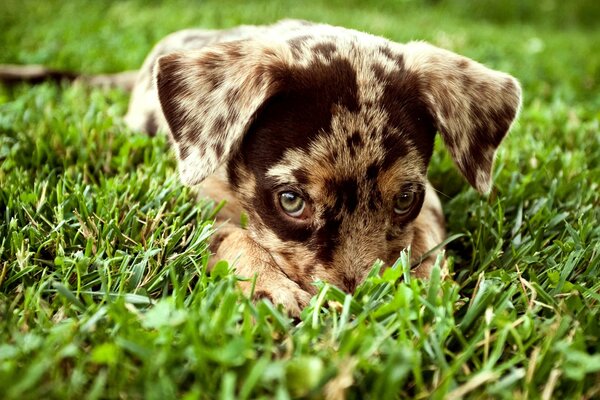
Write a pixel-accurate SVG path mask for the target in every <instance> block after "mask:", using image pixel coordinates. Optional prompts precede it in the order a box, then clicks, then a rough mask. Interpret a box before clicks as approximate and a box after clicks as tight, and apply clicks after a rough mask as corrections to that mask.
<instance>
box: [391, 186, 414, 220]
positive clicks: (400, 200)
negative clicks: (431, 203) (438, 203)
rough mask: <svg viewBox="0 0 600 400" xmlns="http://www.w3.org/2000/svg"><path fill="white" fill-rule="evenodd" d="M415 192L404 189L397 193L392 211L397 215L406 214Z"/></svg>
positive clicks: (411, 204)
mask: <svg viewBox="0 0 600 400" xmlns="http://www.w3.org/2000/svg"><path fill="white" fill-rule="evenodd" d="M415 198H416V196H415V193H414V192H410V191H406V192H402V193H400V194H398V195H397V196H396V199H395V201H394V212H395V213H396V214H398V215H405V214H407V213H408V212H409V211H410V210H411V209H412V207H413V204H414V202H415Z"/></svg>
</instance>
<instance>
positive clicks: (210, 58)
mask: <svg viewBox="0 0 600 400" xmlns="http://www.w3.org/2000/svg"><path fill="white" fill-rule="evenodd" d="M152 71H154V72H152ZM153 76H154V78H152V77H153ZM520 96H521V91H520V87H519V84H518V82H517V81H516V80H515V79H514V78H513V77H511V76H509V75H507V74H504V73H501V72H497V71H493V70H491V69H489V68H486V67H484V66H483V65H481V64H478V63H477V62H474V61H472V60H470V59H468V58H465V57H461V56H459V55H457V54H454V53H451V52H449V51H446V50H442V49H439V48H437V47H434V46H431V45H429V44H426V43H423V42H411V43H408V44H398V43H394V42H390V41H388V40H386V39H383V38H380V37H376V36H372V35H369V34H366V33H361V32H357V31H354V30H349V29H344V28H340V27H333V26H328V25H320V24H312V23H306V22H302V21H289V20H287V21H282V22H280V23H277V24H275V25H271V26H265V27H254V26H245V27H239V28H236V29H232V30H226V31H202V30H187V31H182V32H178V33H175V34H173V35H171V36H169V37H167V38H166V39H164V40H163V41H162V42H160V43H159V44H158V45H157V46H156V47H155V49H154V50H153V52H152V53H151V54H150V55H149V57H148V58H147V60H146V61H145V63H144V66H143V68H142V70H141V72H140V74H139V76H138V79H137V82H136V85H135V87H134V90H133V95H132V99H131V104H130V108H129V112H128V115H127V117H126V118H127V121H128V123H129V124H130V125H131V127H133V128H134V129H139V130H146V131H149V132H150V133H153V132H155V131H156V130H168V131H169V132H170V137H171V140H172V142H173V145H174V147H175V150H176V152H177V157H178V159H179V170H180V175H181V179H182V180H183V182H185V183H186V184H188V185H194V186H197V187H198V188H199V191H200V193H201V195H203V196H206V197H209V198H212V199H215V200H216V201H220V200H222V199H225V200H226V201H227V205H226V208H225V209H224V210H223V211H221V214H220V219H221V220H222V221H226V222H224V223H221V224H220V227H219V229H218V231H217V233H216V234H215V235H214V237H213V241H212V243H211V250H212V252H214V254H215V255H214V257H215V259H228V260H230V261H232V262H233V265H234V266H235V268H236V270H237V273H238V274H239V275H241V276H244V277H249V278H250V277H253V276H254V275H256V286H255V292H254V295H255V296H258V297H266V298H269V299H271V300H272V301H273V302H274V303H278V304H282V305H283V306H284V307H285V308H286V309H287V310H288V311H290V312H291V313H292V314H297V313H298V312H299V311H300V309H301V308H302V307H303V306H305V305H306V304H307V302H308V301H309V299H310V297H311V295H312V294H314V292H315V289H314V287H313V286H312V285H311V282H313V281H315V280H317V279H321V280H325V281H328V282H330V283H332V284H334V285H337V286H338V287H340V288H342V289H344V290H346V291H349V292H351V291H353V290H354V289H355V287H356V286H357V285H358V284H359V283H360V282H361V281H362V280H363V279H364V278H365V276H366V275H367V273H368V272H369V269H370V267H371V266H372V264H373V262H374V261H375V260H377V259H381V260H383V261H385V262H386V264H387V265H390V264H392V263H393V262H394V261H395V260H396V258H397V257H398V256H399V254H400V252H401V251H402V250H403V249H405V248H407V247H410V248H411V254H412V258H413V260H414V261H417V260H419V259H420V258H421V256H422V255H423V254H424V253H426V252H427V251H428V250H429V249H431V248H433V247H435V246H436V245H438V244H439V243H440V242H441V241H443V239H444V220H443V214H442V209H441V205H440V202H439V199H438V198H437V196H436V194H435V192H434V190H433V188H432V187H431V186H430V185H429V183H428V181H427V166H428V163H429V160H430V158H431V155H432V151H433V144H434V137H435V134H436V132H438V131H439V132H440V134H441V135H442V138H443V141H444V143H445V145H446V147H447V148H448V150H449V152H450V154H451V155H452V158H453V159H454V161H455V163H456V165H457V167H458V169H459V170H460V172H461V173H462V175H463V176H464V177H465V178H466V179H467V180H468V182H469V183H470V184H471V185H472V186H473V187H475V188H476V189H477V190H478V191H480V192H483V193H485V192H487V191H488V190H489V189H490V180H491V170H492V164H493V160H494V155H495V152H496V149H497V147H498V145H499V144H500V142H501V141H502V139H503V138H504V136H505V135H506V133H507V131H508V130H509V128H510V126H511V124H512V122H513V120H514V119H515V116H516V115H517V112H518V109H519V106H520ZM161 110H162V111H161ZM242 213H245V214H247V215H248V217H249V218H248V220H249V223H248V226H247V228H246V229H243V228H242V227H240V226H239V225H238V224H237V222H238V221H240V215H241V214H242ZM433 261H434V256H432V257H430V258H427V259H426V260H424V261H423V262H422V263H421V264H420V265H418V266H416V267H415V269H414V274H415V275H417V276H421V277H426V276H428V274H429V272H430V268H431V266H432V263H433ZM247 285H249V284H247Z"/></svg>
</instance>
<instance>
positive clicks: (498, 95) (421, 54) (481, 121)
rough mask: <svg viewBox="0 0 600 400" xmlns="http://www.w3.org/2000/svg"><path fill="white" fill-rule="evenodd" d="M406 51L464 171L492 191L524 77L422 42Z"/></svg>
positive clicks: (477, 184) (473, 182) (471, 180)
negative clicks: (498, 153) (501, 147)
mask: <svg viewBox="0 0 600 400" xmlns="http://www.w3.org/2000/svg"><path fill="white" fill-rule="evenodd" d="M403 55H404V63H405V66H406V68H408V69H409V70H411V71H412V72H414V73H416V74H417V75H418V76H419V78H420V79H419V82H420V84H421V91H422V93H423V94H424V100H425V103H426V105H427V107H428V108H429V111H430V113H431V115H432V117H433V119H434V121H435V123H436V127H437V129H438V131H439V132H440V133H441V135H442V138H443V140H444V143H445V145H446V147H447V148H448V150H449V151H450V154H451V155H452V158H453V159H454V162H455V163H456V165H457V166H458V168H459V170H460V172H461V173H462V175H463V176H464V177H465V178H466V179H467V180H468V181H469V183H470V184H471V185H472V186H473V187H475V188H476V189H477V190H478V191H479V192H481V193H487V192H489V190H490V186H491V172H492V166H493V163H494V156H495V154H496V149H497V148H498V146H499V145H500V142H501V141H502V139H503V138H504V136H506V134H507V133H508V130H509V129H510V126H511V124H512V123H513V121H514V119H515V117H516V116H517V114H518V111H519V108H520V106H521V87H520V86H519V82H518V81H517V80H516V79H515V78H513V77H512V76H510V75H507V74H504V73H502V72H498V71H494V70H491V69H489V68H486V67H484V66H483V65H481V64H479V63H477V62H475V61H473V60H471V59H468V58H466V57H462V56H459V55H458V54H455V53H452V52H450V51H447V50H443V49H440V48H437V47H434V46H432V45H429V44H427V43H423V42H411V43H408V44H407V45H405V52H404V54H403Z"/></svg>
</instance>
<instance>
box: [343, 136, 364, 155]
mask: <svg viewBox="0 0 600 400" xmlns="http://www.w3.org/2000/svg"><path fill="white" fill-rule="evenodd" d="M363 144H364V143H363V140H362V137H361V136H360V132H358V131H355V132H354V133H353V134H352V135H351V136H348V137H347V138H346V145H347V146H348V149H350V155H351V156H352V157H354V156H355V155H356V149H357V148H359V147H362V146H363Z"/></svg>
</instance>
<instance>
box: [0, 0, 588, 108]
mask: <svg viewBox="0 0 600 400" xmlns="http://www.w3.org/2000/svg"><path fill="white" fill-rule="evenodd" d="M1 3H2V4H1V5H0V26H1V27H2V29H0V63H23V64H25V63H38V64H46V65H49V66H53V67H58V68H64V69H69V70H75V71H83V72H87V73H98V72H114V71H121V70H126V69H133V68H137V67H138V66H139V65H140V64H141V62H142V61H143V59H144V57H145V55H146V54H147V52H148V51H149V50H150V48H151V47H152V45H153V44H154V43H155V42H156V41H158V40H159V39H160V38H162V37H163V36H165V35H166V34H168V33H170V32H173V31H176V30H179V29H183V28H189V27H205V28H224V27H230V26H234V25H239V24H263V23H270V22H273V21H276V20H278V19H281V18H302V19H308V20H312V21H319V22H325V23H330V24H334V25H343V26H346V27H350V28H355V29H359V30H363V31H368V32H371V33H374V34H377V35H382V36H385V37H388V38H390V39H392V40H395V41H399V42H405V41H408V40H414V39H418V40H427V41H430V42H432V43H434V44H436V45H438V46H442V47H445V48H448V49H450V50H453V51H456V52H458V53H461V54H464V55H466V56H469V57H472V58H475V59H477V60H479V61H481V62H483V63H485V64H487V65H489V66H491V67H493V68H498V69H501V70H505V71H507V72H509V73H511V74H513V75H515V76H517V77H518V78H519V79H520V80H521V81H522V82H523V84H524V86H525V89H526V90H525V104H528V102H530V101H532V99H535V98H542V99H550V98H554V97H556V96H558V97H560V98H561V99H563V100H566V101H587V102H591V103H593V104H594V105H595V106H597V105H598V104H599V101H598V92H599V91H600V90H599V87H598V86H599V80H600V55H599V52H598V46H600V30H599V29H598V28H599V25H600V23H599V22H598V21H600V2H599V1H598V0H577V1H562V0H504V1H493V0H479V1H469V0H428V1H427V0H421V1H419V0H397V1H393V0H383V1H359V0H343V1H342V0H330V1H324V0H320V1H298V0H281V1H265V2H257V1H255V2H253V1H229V0H220V1H181V0H174V1H159V0H126V1H87V0H48V1H37V0H3V1H2V2H1Z"/></svg>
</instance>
